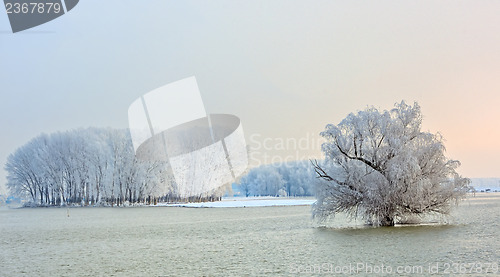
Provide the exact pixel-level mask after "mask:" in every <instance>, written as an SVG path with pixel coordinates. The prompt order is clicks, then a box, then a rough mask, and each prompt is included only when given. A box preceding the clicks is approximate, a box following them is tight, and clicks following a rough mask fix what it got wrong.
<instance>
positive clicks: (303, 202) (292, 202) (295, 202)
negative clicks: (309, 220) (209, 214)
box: [151, 197, 316, 208]
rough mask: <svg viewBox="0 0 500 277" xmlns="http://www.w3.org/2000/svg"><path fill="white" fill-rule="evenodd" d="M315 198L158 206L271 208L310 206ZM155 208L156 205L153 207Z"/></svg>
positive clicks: (233, 200)
mask: <svg viewBox="0 0 500 277" xmlns="http://www.w3.org/2000/svg"><path fill="white" fill-rule="evenodd" d="M315 201H316V199H314V198H283V197H248V198H243V197H234V198H223V199H222V201H217V202H201V203H176V204H167V203H158V205H156V206H165V207H189V208H243V207H271V206H309V205H312V204H313V203H314V202H315ZM151 206H154V205H151Z"/></svg>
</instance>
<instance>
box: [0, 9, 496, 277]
mask: <svg viewBox="0 0 500 277" xmlns="http://www.w3.org/2000/svg"><path fill="white" fill-rule="evenodd" d="M499 12H500V2H498V1H439V2H438V1H418V2H410V1H395V0H394V1H393V0H388V1H382V2H380V1H342V2H341V1H301V0H292V1H290V0H277V1H265V0H263V1H232V0H220V1H219V0H217V1H200V0H188V1H163V0H148V1H127V2H124V1H117V0H111V1H96V0H86V1H80V3H79V4H78V5H77V6H76V7H75V8H74V9H72V10H71V11H70V12H68V13H67V14H65V15H64V16H63V17H60V18H58V19H56V20H53V21H50V22H48V23H46V24H43V25H40V26H38V27H36V28H33V29H30V30H26V31H23V32H19V33H16V34H13V33H12V32H11V29H10V26H9V23H8V22H9V21H8V15H7V14H6V13H4V12H3V9H0V84H1V87H0V95H1V99H0V128H1V130H2V131H1V135H0V165H1V168H0V275H2V276H96V275H105V276H144V275H145V276H197V275H210V276H283V275H298V274H300V275H313V276H317V275H320V274H330V275H331V274H336V275H338V274H352V275H361V276H366V275H380V276H387V275H394V276H398V275H408V276H428V275H431V274H438V275H453V276H456V275H467V276H497V275H498V270H499V269H498V263H499V261H500V244H499V241H500V240H499V234H498V228H499V222H500V193H496V192H495V191H500V167H499V163H498V157H500V143H499V141H500V121H499V120H498V118H500V109H498V103H500V93H499V92H500V82H499V81H498V76H499V73H500V51H498V49H500V32H498V26H500V17H499V16H498V14H499ZM189 76H196V78H197V81H198V85H199V87H200V91H201V97H202V100H203V103H204V105H205V109H206V112H207V113H209V114H211V113H226V114H233V115H236V116H238V117H239V118H240V119H241V123H242V125H243V126H244V133H245V139H246V141H247V143H248V153H249V162H250V165H249V168H248V172H247V173H246V174H245V175H244V176H242V178H241V179H238V180H236V181H235V182H234V183H233V184H226V186H225V187H222V188H221V190H220V191H216V192H214V194H210V195H204V196H203V197H197V198H196V199H179V198H176V196H175V190H176V188H175V184H174V183H172V182H171V181H172V180H171V179H170V177H169V176H170V175H169V172H166V171H165V170H164V168H165V167H163V165H162V164H161V163H154V162H151V163H138V162H137V160H136V159H135V157H134V155H133V148H131V147H130V140H129V138H128V132H127V130H126V128H127V127H128V122H127V109H128V107H129V105H130V104H131V103H132V102H133V101H135V100H136V99H139V98H140V97H141V96H142V95H144V94H145V93H147V92H148V91H151V90H153V89H156V88H158V87H161V86H163V85H165V84H168V83H171V82H174V81H177V80H180V79H183V78H186V77H189ZM401 100H406V101H407V103H413V101H417V102H418V103H419V104H420V106H421V107H422V110H421V111H422V114H423V123H422V131H424V132H429V133H432V134H437V133H439V134H440V135H442V136H443V138H444V145H445V146H446V152H445V154H446V157H448V158H450V159H456V160H459V161H460V162H461V166H460V167H459V168H458V169H457V172H458V173H459V174H460V175H462V176H464V177H468V178H470V179H471V181H472V183H471V185H472V186H473V187H474V188H475V189H476V192H475V193H473V192H471V193H468V194H467V197H466V199H465V200H464V201H462V202H460V203H459V204H458V206H453V207H454V209H453V210H452V212H451V215H450V216H447V217H444V216H443V217H441V216H436V215H433V216H429V217H425V218H424V220H423V221H422V222H421V224H403V225H397V226H395V227H378V228H373V227H372V226H367V225H366V224H365V223H366V222H364V221H359V220H352V219H349V218H346V217H345V216H343V215H338V216H336V217H335V218H334V219H332V220H326V221H317V220H313V219H312V218H311V210H312V206H311V205H313V203H314V202H315V201H316V198H315V195H314V184H315V182H316V181H317V178H316V176H315V175H314V170H312V169H311V168H312V167H311V162H310V161H311V160H312V161H314V160H318V161H320V162H321V161H322V160H323V159H324V158H325V155H324V153H322V152H321V144H322V143H323V142H324V139H323V138H321V136H320V135H319V133H320V132H321V131H324V130H325V126H326V125H327V124H338V123H339V122H340V121H341V120H342V119H344V118H345V117H346V116H347V115H348V114H349V113H351V112H356V111H360V110H364V109H365V108H367V107H372V106H373V107H375V108H377V109H380V110H386V109H391V108H392V107H393V104H394V103H399V102H400V101H401ZM18 169H22V170H21V171H19V170H18ZM9 171H10V172H12V173H13V174H12V175H10V177H9V179H7V175H8V172H9ZM7 184H9V185H7ZM482 191H483V192H482ZM19 192H21V194H22V195H23V196H24V197H25V200H26V201H31V202H33V203H35V204H42V205H44V206H54V207H43V208H40V207H37V208H29V207H28V208H21V209H17V208H9V207H7V206H11V207H14V206H15V207H17V206H19V205H21V204H22V203H20V202H19V201H21V199H20V198H19V196H21V195H20V194H19ZM225 194H227V195H225ZM223 195H224V197H222V199H221V198H220V196H223ZM246 196H248V197H246ZM172 200H173V201H172ZM214 200H222V201H214ZM163 201H167V202H170V203H168V204H167V203H164V202H163ZM186 202H189V203H186ZM64 203H66V204H67V205H61V204H64ZM96 203H99V205H95V204H96ZM155 204H156V205H155ZM94 205H95V207H94ZM81 206H83V207H81ZM109 206H113V207H109ZM124 206H127V207H126V208H125V207H124ZM271 206H272V207H271ZM277 206H278V207H277ZM389 268H390V270H391V272H388V269H389Z"/></svg>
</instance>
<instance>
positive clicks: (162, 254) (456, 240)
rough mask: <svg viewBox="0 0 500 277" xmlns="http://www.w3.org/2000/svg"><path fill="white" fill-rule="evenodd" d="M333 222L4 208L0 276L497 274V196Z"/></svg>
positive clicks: (298, 211) (279, 211) (282, 210)
mask: <svg viewBox="0 0 500 277" xmlns="http://www.w3.org/2000/svg"><path fill="white" fill-rule="evenodd" d="M68 211H69V212H68ZM68 213H69V216H68ZM340 221H342V220H340ZM339 224H340V226H343V227H337V228H322V227H318V226H317V225H316V224H315V223H314V222H313V221H312V220H311V212H310V207H309V206H292V207H255V208H205V209H202V208H200V209H194V208H177V207H143V208H73V209H69V210H68V209H66V208H39V209H16V210H9V209H2V210H0V270H1V272H0V276H283V275H285V276H287V275H297V274H300V275H308V274H312V275H326V276H328V275H329V276H333V275H336V276H337V275H341V274H345V275H358V276H362V275H371V274H374V275H384V276H386V275H394V276H400V275H407V276H411V275H414V276H427V275H430V274H431V273H439V274H446V275H457V273H463V274H464V275H465V274H467V276H475V275H477V276H499V273H498V263H499V262H500V260H499V259H500V237H499V230H500V194H494V193H491V194H482V195H476V197H470V198H469V199H468V200H466V201H465V202H463V203H462V204H461V205H460V206H459V207H458V208H457V209H456V210H455V212H454V213H453V217H452V218H451V219H450V220H449V224H447V225H427V226H402V227H383V228H363V227H359V226H358V227H356V226H350V227H349V224H350V223H346V222H339Z"/></svg>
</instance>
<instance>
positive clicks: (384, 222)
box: [380, 215, 394, 226]
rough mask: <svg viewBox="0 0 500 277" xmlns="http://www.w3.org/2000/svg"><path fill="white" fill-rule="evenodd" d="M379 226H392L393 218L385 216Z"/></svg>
mask: <svg viewBox="0 0 500 277" xmlns="http://www.w3.org/2000/svg"><path fill="white" fill-rule="evenodd" d="M380 225H381V226H394V217H393V216H390V215H386V216H385V217H384V218H383V219H382V220H381V222H380Z"/></svg>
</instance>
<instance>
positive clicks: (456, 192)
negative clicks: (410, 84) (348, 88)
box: [313, 101, 470, 226]
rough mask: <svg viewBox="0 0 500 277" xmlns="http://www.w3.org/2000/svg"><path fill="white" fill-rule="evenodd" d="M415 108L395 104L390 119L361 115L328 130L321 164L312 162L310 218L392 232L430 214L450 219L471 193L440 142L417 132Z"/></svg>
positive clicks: (418, 115)
mask: <svg viewBox="0 0 500 277" xmlns="http://www.w3.org/2000/svg"><path fill="white" fill-rule="evenodd" d="M421 123H422V114H421V111H420V106H419V105H418V104H417V103H414V105H413V106H410V105H407V104H406V103H405V102H404V101H403V102H401V103H399V104H396V105H395V108H394V109H392V110H391V111H383V112H380V111H378V110H377V109H376V108H373V107H372V108H367V109H365V110H364V111H360V112H358V113H357V114H352V113H351V114H349V115H348V116H347V117H346V118H345V119H344V120H342V122H340V123H339V124H338V125H336V126H335V125H331V124H329V125H327V126H326V129H325V131H323V132H322V133H321V136H322V137H324V138H325V139H326V142H325V143H324V144H323V145H322V151H323V152H324V153H325V162H324V164H319V163H318V162H317V161H316V162H313V165H314V168H315V171H316V173H317V175H318V177H320V181H319V182H317V184H316V195H317V202H316V203H315V205H314V207H313V216H315V217H318V218H320V219H325V218H328V217H330V216H334V215H335V214H337V213H347V214H348V215H350V216H351V217H354V218H357V217H360V218H362V219H364V220H366V221H367V223H369V224H372V225H376V226H380V225H382V226H392V225H394V224H395V223H396V222H404V221H405V220H407V219H408V218H412V219H415V218H419V217H421V216H423V215H426V214H429V213H435V214H448V213H449V211H450V207H451V204H452V203H456V201H458V200H460V199H462V198H463V197H464V196H465V194H466V192H467V191H468V190H469V189H470V187H469V183H470V181H469V179H467V178H462V177H461V176H460V175H459V174H458V173H457V172H456V171H455V170H456V168H457V167H458V166H459V165H460V163H459V161H456V160H449V159H447V158H446V157H445V155H444V152H445V147H444V144H443V138H442V137H441V135H439V134H431V133H428V132H423V131H421Z"/></svg>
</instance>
